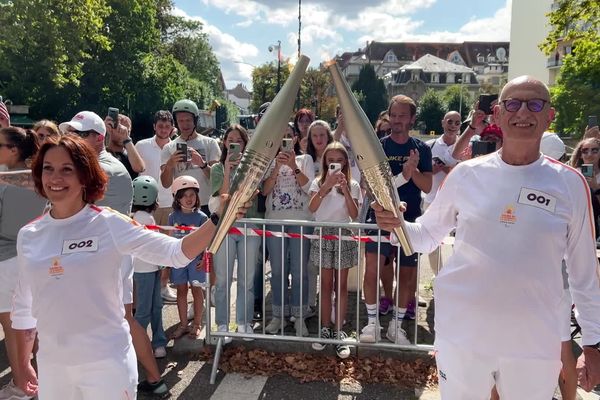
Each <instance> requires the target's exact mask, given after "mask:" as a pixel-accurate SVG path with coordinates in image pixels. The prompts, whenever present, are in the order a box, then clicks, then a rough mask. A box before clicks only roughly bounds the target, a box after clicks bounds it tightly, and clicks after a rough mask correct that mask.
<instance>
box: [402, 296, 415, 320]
mask: <svg viewBox="0 0 600 400" xmlns="http://www.w3.org/2000/svg"><path fill="white" fill-rule="evenodd" d="M415 317H416V314H415V301H414V300H411V301H410V303H408V305H407V306H406V312H405V313H404V319H406V320H414V319H415Z"/></svg>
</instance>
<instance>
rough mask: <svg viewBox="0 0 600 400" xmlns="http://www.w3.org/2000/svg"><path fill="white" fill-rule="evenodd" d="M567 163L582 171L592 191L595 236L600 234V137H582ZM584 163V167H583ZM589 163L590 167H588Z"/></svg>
mask: <svg viewBox="0 0 600 400" xmlns="http://www.w3.org/2000/svg"><path fill="white" fill-rule="evenodd" d="M569 165H571V167H573V168H577V169H578V170H580V171H581V172H582V173H583V176H584V177H585V180H586V181H587V183H588V186H589V187H590V191H591V193H592V197H591V198H592V210H593V212H594V226H595V228H596V237H598V235H599V234H600V230H599V228H600V226H599V225H598V218H599V217H600V139H598V138H588V139H583V140H582V141H580V142H579V143H577V146H576V147H575V150H574V151H573V154H572V155H571V161H570V162H569ZM583 165H586V167H583ZM588 165H591V168H590V167H588Z"/></svg>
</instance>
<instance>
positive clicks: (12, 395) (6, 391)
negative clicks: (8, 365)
mask: <svg viewBox="0 0 600 400" xmlns="http://www.w3.org/2000/svg"><path fill="white" fill-rule="evenodd" d="M32 398H33V397H30V396H27V395H26V394H25V393H23V391H22V390H21V389H19V388H18V387H17V386H16V385H15V383H14V382H13V381H12V379H11V381H10V382H8V383H7V384H6V385H5V386H4V387H3V388H2V389H0V400H29V399H32Z"/></svg>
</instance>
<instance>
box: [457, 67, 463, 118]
mask: <svg viewBox="0 0 600 400" xmlns="http://www.w3.org/2000/svg"><path fill="white" fill-rule="evenodd" d="M457 81H458V83H459V84H460V86H459V90H460V95H459V99H460V100H459V101H458V114H459V115H460V119H461V120H462V94H463V79H462V77H460V78H457Z"/></svg>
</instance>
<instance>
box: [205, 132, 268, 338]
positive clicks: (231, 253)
mask: <svg viewBox="0 0 600 400" xmlns="http://www.w3.org/2000/svg"><path fill="white" fill-rule="evenodd" d="M247 144H248V133H247V132H246V129H244V128H243V127H242V126H241V125H238V124H235V125H232V126H230V127H229V128H227V130H226V131H225V135H224V136H223V146H222V148H221V159H220V160H219V162H218V163H217V164H215V165H213V166H212V167H211V171H210V184H211V192H212V195H213V197H212V198H211V211H212V209H213V207H214V206H217V204H214V206H213V201H214V200H213V199H215V200H216V201H220V198H221V197H220V195H221V194H226V193H229V187H230V184H231V182H232V180H233V176H234V175H235V171H236V169H237V167H238V165H239V163H240V160H241V158H242V154H243V153H244V150H245V149H246V145H247ZM215 209H218V206H217V207H216V208H215ZM263 216H264V215H263V213H259V212H258V208H257V200H256V199H254V200H253V201H252V206H251V207H250V209H249V210H248V214H247V217H248V218H263ZM234 226H235V227H237V228H239V229H240V230H242V231H244V227H247V228H248V229H254V228H258V226H257V225H254V224H235V225H234ZM261 242H262V238H261V237H259V236H250V235H244V236H242V235H227V238H226V240H225V241H223V244H221V247H219V250H218V251H217V252H216V254H215V255H214V266H215V268H214V269H215V273H216V284H215V307H216V315H215V321H216V323H217V330H218V331H219V332H227V331H229V315H230V299H231V297H230V289H231V283H232V281H233V266H234V263H235V260H236V258H237V261H238V263H237V298H236V308H235V309H236V323H237V330H238V333H253V332H254V329H253V327H252V318H253V313H254V274H255V271H256V260H257V258H258V249H259V247H260V244H261ZM230 341H231V339H230V338H228V337H226V338H225V343H229V342H230Z"/></svg>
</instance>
